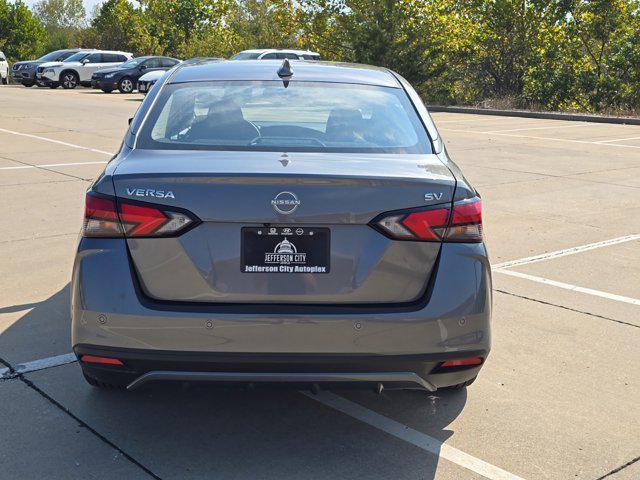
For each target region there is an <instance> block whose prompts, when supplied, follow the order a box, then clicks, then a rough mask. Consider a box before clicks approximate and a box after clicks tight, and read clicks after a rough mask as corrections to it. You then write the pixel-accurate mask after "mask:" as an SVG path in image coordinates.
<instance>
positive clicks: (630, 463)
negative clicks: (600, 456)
mask: <svg viewBox="0 0 640 480" xmlns="http://www.w3.org/2000/svg"><path fill="white" fill-rule="evenodd" d="M638 461H640V457H636V458H634V459H633V460H630V461H628V462H627V463H625V464H624V465H620V466H619V467H618V468H614V469H613V470H611V471H610V472H609V473H606V474H604V475H603V476H601V477H598V478H596V480H602V479H603V478H607V477H610V476H611V475H615V474H616V473H618V472H619V471H620V470H624V469H625V468H627V467H630V466H631V465H633V464H634V463H636V462H638Z"/></svg>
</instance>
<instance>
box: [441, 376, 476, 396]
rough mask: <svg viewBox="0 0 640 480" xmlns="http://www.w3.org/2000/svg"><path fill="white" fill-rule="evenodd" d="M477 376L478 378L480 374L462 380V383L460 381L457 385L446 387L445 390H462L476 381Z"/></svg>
mask: <svg viewBox="0 0 640 480" xmlns="http://www.w3.org/2000/svg"><path fill="white" fill-rule="evenodd" d="M476 378H478V376H477V375H476V376H475V377H473V378H472V379H470V380H467V381H466V382H462V383H458V384H456V385H451V386H449V387H445V388H444V389H445V390H449V391H454V392H455V391H458V390H462V389H464V388H467V387H468V386H469V385H471V384H472V383H473V382H475V381H476Z"/></svg>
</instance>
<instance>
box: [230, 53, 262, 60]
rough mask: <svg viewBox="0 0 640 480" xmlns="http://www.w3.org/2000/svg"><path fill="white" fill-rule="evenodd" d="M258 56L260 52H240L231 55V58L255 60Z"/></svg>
mask: <svg viewBox="0 0 640 480" xmlns="http://www.w3.org/2000/svg"><path fill="white" fill-rule="evenodd" d="M259 56H260V52H240V53H236V54H235V55H234V56H233V57H231V60H255V59H256V58H258V57H259Z"/></svg>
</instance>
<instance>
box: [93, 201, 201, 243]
mask: <svg viewBox="0 0 640 480" xmlns="http://www.w3.org/2000/svg"><path fill="white" fill-rule="evenodd" d="M85 205H86V206H85V215H84V225H83V228H82V235H83V236H85V237H103V238H105V237H106V238H119V237H133V238H140V237H142V238H144V237H175V236H177V235H180V234H182V233H184V232H185V231H186V230H187V229H189V228H191V227H193V226H195V225H196V224H198V223H199V222H200V220H199V219H198V218H197V217H196V216H195V215H193V214H192V213H190V212H187V211H186V210H182V209H177V208H174V207H168V206H166V205H156V204H151V203H146V202H137V201H136V202H133V201H128V200H123V199H116V198H115V197H108V196H104V195H95V194H93V193H87V197H86V204H85Z"/></svg>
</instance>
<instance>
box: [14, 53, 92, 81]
mask: <svg viewBox="0 0 640 480" xmlns="http://www.w3.org/2000/svg"><path fill="white" fill-rule="evenodd" d="M80 51H83V49H81V48H69V49H66V50H55V51H53V52H49V53H47V54H46V55H43V56H42V57H40V58H38V59H37V60H27V61H22V62H16V63H14V64H13V66H12V67H11V79H12V80H13V81H14V82H16V83H21V84H22V85H24V86H25V87H33V86H34V85H35V84H36V69H37V68H38V65H42V64H43V63H47V62H63V61H65V60H66V59H67V58H69V57H70V56H71V55H73V54H75V53H78V52H80Z"/></svg>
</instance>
